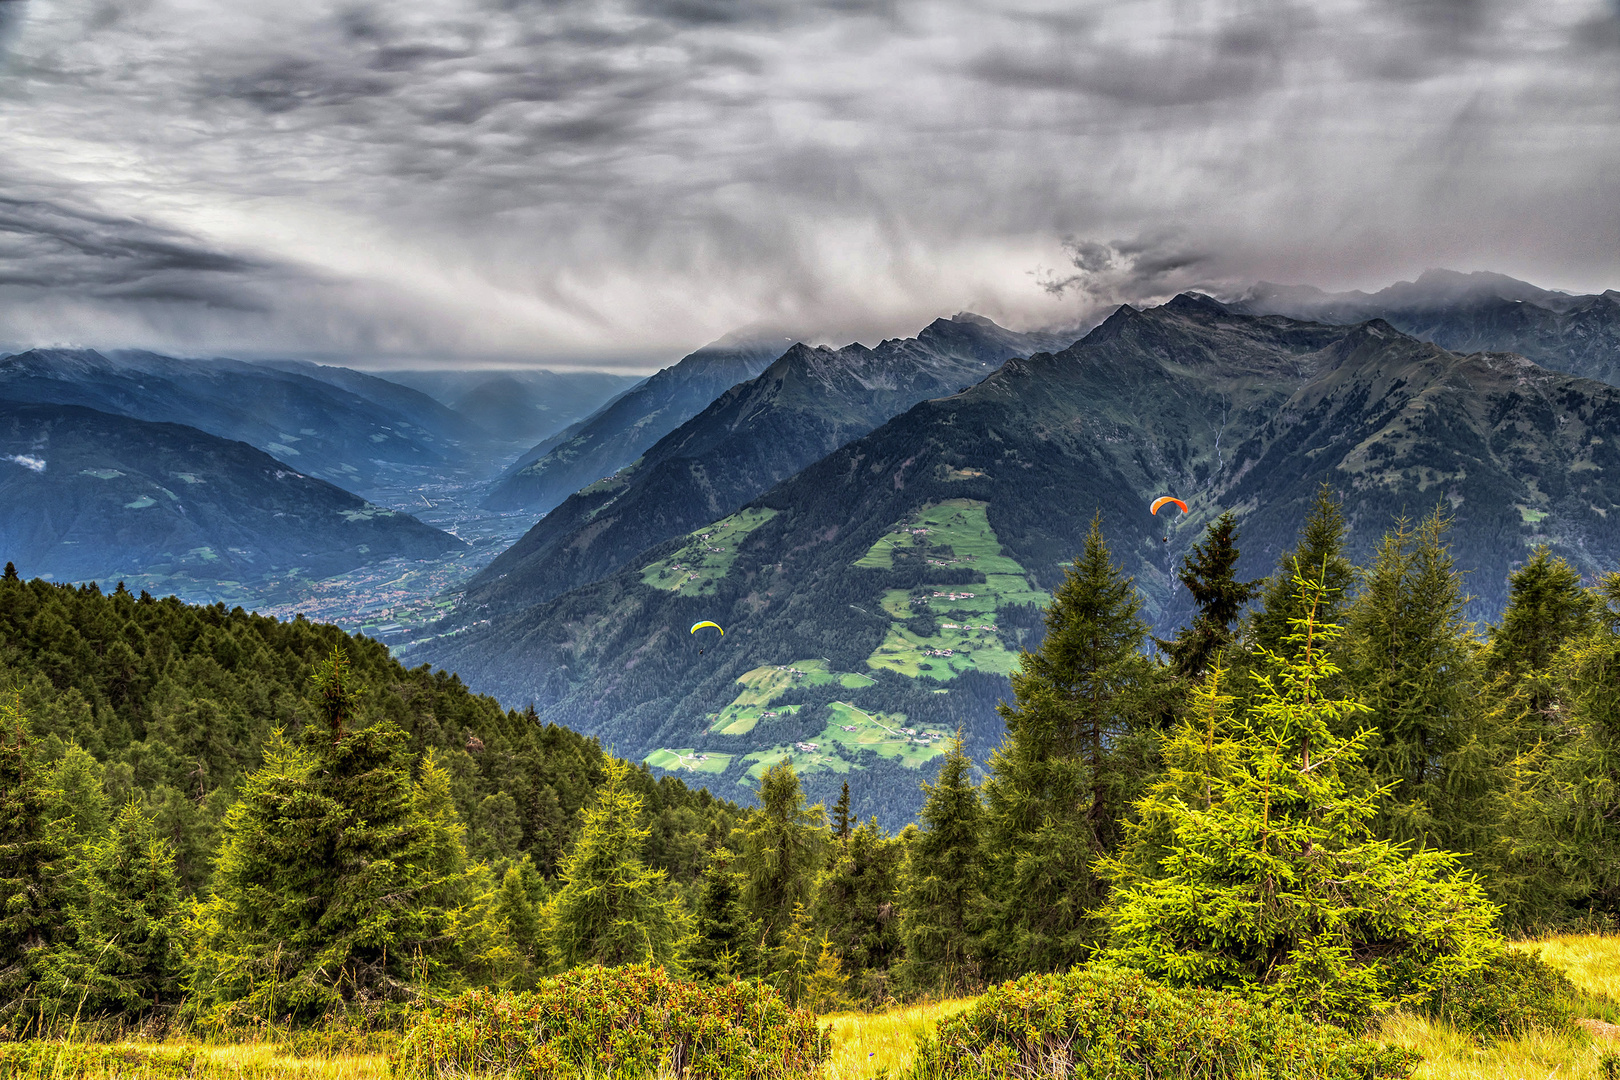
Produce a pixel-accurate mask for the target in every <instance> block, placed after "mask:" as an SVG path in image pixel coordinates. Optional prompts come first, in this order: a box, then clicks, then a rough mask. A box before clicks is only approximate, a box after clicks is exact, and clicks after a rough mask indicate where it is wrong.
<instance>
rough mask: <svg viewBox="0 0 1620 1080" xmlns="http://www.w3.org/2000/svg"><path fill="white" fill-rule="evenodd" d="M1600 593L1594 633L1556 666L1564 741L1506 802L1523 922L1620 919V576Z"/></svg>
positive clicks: (1515, 914) (1517, 908)
mask: <svg viewBox="0 0 1620 1080" xmlns="http://www.w3.org/2000/svg"><path fill="white" fill-rule="evenodd" d="M1593 593H1594V597H1593V599H1594V618H1593V620H1592V622H1593V624H1594V625H1593V627H1592V628H1591V629H1589V630H1588V631H1587V632H1586V633H1585V634H1583V635H1581V636H1580V637H1577V638H1574V639H1572V640H1570V641H1568V642H1566V643H1565V645H1564V646H1563V648H1562V649H1560V650H1559V652H1558V654H1557V655H1556V657H1555V659H1554V661H1553V670H1554V680H1553V684H1554V686H1556V687H1557V691H1558V692H1557V696H1556V698H1555V699H1554V700H1553V702H1552V703H1551V705H1550V707H1549V711H1551V712H1553V713H1554V714H1555V715H1557V716H1558V718H1559V721H1560V723H1559V727H1560V729H1561V731H1560V732H1559V737H1558V738H1557V739H1556V741H1554V742H1552V743H1551V744H1550V746H1548V747H1546V749H1545V751H1544V758H1545V764H1544V765H1543V766H1542V768H1541V769H1540V770H1539V772H1538V773H1536V774H1534V775H1532V776H1531V777H1530V778H1529V781H1528V782H1527V783H1526V784H1524V785H1523V788H1522V790H1519V791H1517V792H1513V793H1511V795H1510V796H1509V797H1508V798H1507V799H1505V800H1504V801H1505V802H1506V803H1507V804H1508V805H1507V813H1506V814H1505V818H1506V820H1507V821H1508V822H1509V823H1510V824H1511V825H1512V827H1513V831H1514V834H1515V835H1514V837H1513V840H1512V844H1513V848H1514V852H1513V853H1514V857H1515V859H1514V862H1515V869H1517V870H1518V871H1519V872H1520V874H1521V876H1522V877H1523V879H1524V881H1523V885H1524V887H1523V888H1522V889H1521V890H1519V891H1518V892H1517V893H1516V895H1515V896H1514V898H1513V899H1514V901H1515V903H1514V910H1512V911H1511V912H1510V915H1511V916H1512V918H1513V921H1514V922H1515V923H1516V924H1518V925H1527V924H1528V925H1536V924H1539V925H1556V924H1558V923H1560V922H1573V921H1575V920H1577V919H1579V920H1580V921H1581V922H1582V923H1590V922H1591V921H1592V919H1593V917H1594V916H1596V917H1598V918H1600V919H1602V920H1604V921H1606V922H1613V921H1615V920H1616V919H1617V918H1620V574H1616V573H1611V574H1608V575H1606V576H1605V577H1604V578H1603V580H1602V581H1601V582H1600V583H1599V587H1598V588H1597V589H1595V590H1593Z"/></svg>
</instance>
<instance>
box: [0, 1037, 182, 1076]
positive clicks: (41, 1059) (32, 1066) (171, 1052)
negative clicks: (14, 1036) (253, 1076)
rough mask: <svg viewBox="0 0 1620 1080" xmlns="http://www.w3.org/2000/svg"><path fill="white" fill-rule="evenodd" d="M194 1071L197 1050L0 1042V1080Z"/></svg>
mask: <svg viewBox="0 0 1620 1080" xmlns="http://www.w3.org/2000/svg"><path fill="white" fill-rule="evenodd" d="M196 1068H197V1051H196V1050H195V1049H194V1048H187V1047H167V1046H119V1045H107V1044H105V1043H77V1042H56V1041H54V1040H47V1039H32V1040H29V1041H27V1042H15V1043H4V1042H0V1080H46V1078H48V1080H81V1078H82V1080H101V1078H104V1077H105V1078H112V1077H127V1078H129V1080H137V1078H139V1080H165V1078H168V1077H191V1076H195V1075H196Z"/></svg>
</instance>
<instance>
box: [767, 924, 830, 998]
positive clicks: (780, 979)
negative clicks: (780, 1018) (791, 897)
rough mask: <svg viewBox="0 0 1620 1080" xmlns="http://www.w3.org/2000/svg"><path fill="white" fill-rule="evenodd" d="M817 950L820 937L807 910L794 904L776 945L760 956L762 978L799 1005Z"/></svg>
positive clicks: (820, 947)
mask: <svg viewBox="0 0 1620 1080" xmlns="http://www.w3.org/2000/svg"><path fill="white" fill-rule="evenodd" d="M821 949H822V939H821V937H820V936H819V935H818V934H817V933H816V926H815V922H814V920H812V919H811V918H810V909H809V908H807V907H805V906H804V905H803V904H794V905H793V914H792V917H791V918H790V919H788V921H787V925H785V926H784V927H783V928H782V932H781V933H780V934H779V935H778V936H777V941H776V944H775V945H772V946H771V947H770V948H769V949H768V950H766V952H765V954H764V956H763V957H762V959H763V961H764V968H765V981H766V982H769V983H770V984H771V985H772V986H774V987H776V988H777V990H779V991H781V993H782V996H783V997H785V998H787V999H788V1000H789V1001H791V1002H793V1003H794V1004H795V1005H798V1004H801V1003H802V1002H803V1000H804V988H805V984H806V983H807V982H808V981H809V979H810V977H811V975H813V974H814V973H815V970H816V964H817V962H818V961H819V959H820V957H821Z"/></svg>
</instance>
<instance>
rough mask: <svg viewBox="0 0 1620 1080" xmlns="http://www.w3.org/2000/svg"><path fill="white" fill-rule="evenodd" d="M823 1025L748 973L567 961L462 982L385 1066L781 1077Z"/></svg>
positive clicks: (808, 1050)
mask: <svg viewBox="0 0 1620 1080" xmlns="http://www.w3.org/2000/svg"><path fill="white" fill-rule="evenodd" d="M828 1049H829V1047H828V1035H827V1033H826V1031H825V1030H823V1029H821V1028H819V1027H818V1026H817V1025H816V1019H815V1017H814V1016H813V1015H811V1014H810V1013H809V1012H806V1011H803V1010H799V1009H794V1008H793V1007H791V1006H790V1005H789V1004H788V1003H787V1001H786V1000H785V999H784V998H783V997H782V996H781V995H780V994H778V993H777V992H776V991H775V990H774V989H772V988H771V987H769V986H765V985H762V984H757V983H751V982H735V983H730V984H728V985H725V986H700V985H698V984H697V983H691V982H684V981H681V980H678V979H673V978H671V977H670V976H669V975H667V974H666V973H665V972H664V970H663V969H662V968H655V967H649V966H646V965H638V966H635V967H621V968H601V967H585V968H576V969H575V970H573V971H570V972H568V973H567V974H565V975H560V976H558V977H556V978H554V979H547V980H545V981H543V982H542V983H541V984H540V986H539V988H538V989H535V990H532V991H529V992H526V993H516V994H515V993H492V992H490V991H487V990H473V991H469V992H467V993H465V994H463V995H462V996H461V997H459V998H457V999H455V1000H453V1001H451V1002H449V1003H447V1004H446V1005H444V1006H443V1007H441V1008H437V1009H433V1010H430V1011H428V1012H427V1013H425V1014H424V1015H423V1016H422V1017H421V1018H420V1019H419V1020H418V1021H417V1022H416V1023H415V1024H414V1025H413V1026H412V1027H411V1028H410V1030H408V1031H407V1032H406V1034H405V1039H404V1041H403V1043H402V1044H401V1047H400V1051H399V1055H398V1057H397V1058H396V1059H395V1061H394V1071H395V1073H396V1075H403V1076H422V1077H428V1078H431V1080H444V1078H459V1077H475V1076H484V1075H496V1076H501V1077H512V1078H514V1080H516V1078H531V1077H532V1078H536V1080H538V1078H552V1077H555V1078H558V1080H573V1078H579V1077H588V1076H596V1075H608V1074H610V1075H612V1076H613V1077H615V1078H631V1077H651V1076H655V1075H657V1076H674V1077H682V1078H688V1080H756V1078H757V1080H779V1078H780V1080H786V1078H791V1077H807V1076H811V1075H813V1074H815V1073H816V1072H817V1070H819V1069H820V1067H821V1064H822V1063H823V1062H824V1061H825V1060H826V1057H827V1053H828Z"/></svg>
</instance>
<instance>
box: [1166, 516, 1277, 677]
mask: <svg viewBox="0 0 1620 1080" xmlns="http://www.w3.org/2000/svg"><path fill="white" fill-rule="evenodd" d="M1236 533H1237V518H1236V517H1234V516H1233V515H1232V513H1231V511H1227V512H1226V513H1224V514H1222V515H1221V516H1220V517H1218V518H1216V519H1215V520H1214V521H1212V522H1210V523H1209V528H1208V529H1207V530H1205V532H1204V539H1203V541H1202V542H1201V543H1197V544H1194V545H1193V548H1192V551H1191V552H1189V553H1188V554H1187V556H1186V558H1184V559H1183V560H1182V563H1181V570H1180V571H1179V572H1178V573H1177V574H1176V578H1177V580H1179V581H1180V582H1181V583H1182V584H1183V585H1185V586H1186V587H1187V591H1188V592H1190V593H1192V598H1193V603H1195V604H1197V605H1198V614H1197V615H1195V616H1193V621H1192V623H1191V625H1188V626H1185V627H1183V628H1182V630H1181V632H1180V633H1178V634H1177V635H1176V637H1175V640H1173V641H1168V642H1162V643H1161V644H1162V645H1163V646H1164V648H1165V651H1166V652H1168V653H1169V655H1170V665H1171V666H1172V667H1173V668H1175V670H1176V674H1178V675H1183V676H1188V677H1195V676H1201V675H1203V674H1204V672H1205V671H1207V670H1209V666H1210V664H1211V663H1213V661H1214V659H1215V656H1216V654H1217V653H1219V652H1221V651H1223V650H1224V649H1226V648H1227V646H1229V645H1231V643H1232V640H1233V634H1232V627H1233V626H1234V625H1235V624H1236V623H1237V620H1238V616H1239V615H1241V614H1242V613H1243V606H1244V605H1245V604H1247V603H1248V602H1249V601H1250V600H1252V599H1254V597H1255V595H1256V594H1257V593H1259V592H1260V586H1261V585H1263V584H1265V583H1264V582H1262V581H1239V580H1238V577H1237V561H1238V549H1237V536H1236Z"/></svg>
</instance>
